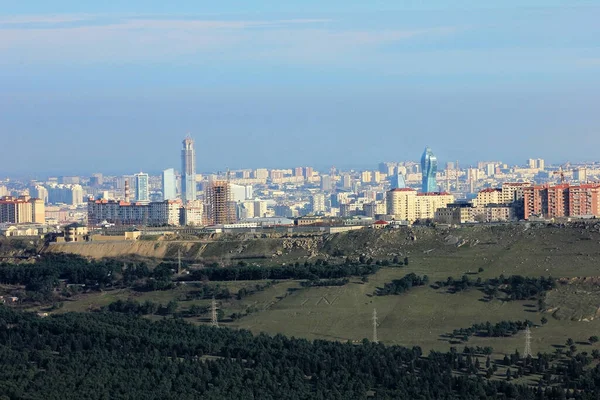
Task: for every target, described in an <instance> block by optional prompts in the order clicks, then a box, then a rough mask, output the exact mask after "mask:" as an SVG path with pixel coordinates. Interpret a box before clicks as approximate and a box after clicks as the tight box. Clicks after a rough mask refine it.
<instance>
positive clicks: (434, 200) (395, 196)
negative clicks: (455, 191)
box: [386, 188, 454, 222]
mask: <svg viewBox="0 0 600 400" xmlns="http://www.w3.org/2000/svg"><path fill="white" fill-rule="evenodd" d="M453 202H454V196H453V195H451V194H449V193H434V192H427V193H417V191H416V190H415V189H411V188H404V189H393V190H390V191H388V192H387V193H386V206H387V214H389V215H392V216H394V218H395V219H397V220H402V221H411V222H412V221H415V220H418V219H419V220H426V219H432V218H434V217H435V212H436V211H437V210H438V209H439V208H445V207H446V206H447V205H448V204H450V203H453Z"/></svg>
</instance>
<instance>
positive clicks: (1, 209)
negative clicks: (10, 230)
mask: <svg viewBox="0 0 600 400" xmlns="http://www.w3.org/2000/svg"><path fill="white" fill-rule="evenodd" d="M45 214H46V212H45V206H44V201H43V200H42V199H38V198H31V197H29V196H20V197H18V198H17V197H12V196H4V197H2V198H0V223H11V224H24V223H36V224H43V223H44V222H45V219H46V216H45Z"/></svg>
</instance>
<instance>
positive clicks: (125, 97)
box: [0, 0, 600, 175]
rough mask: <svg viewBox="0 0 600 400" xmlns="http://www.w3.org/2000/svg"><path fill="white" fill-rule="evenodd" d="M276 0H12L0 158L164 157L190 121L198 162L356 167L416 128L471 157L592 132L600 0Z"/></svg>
mask: <svg viewBox="0 0 600 400" xmlns="http://www.w3.org/2000/svg"><path fill="white" fill-rule="evenodd" d="M286 3H289V4H285V5H283V4H278V3H273V2H269V1H258V2H253V4H252V5H243V4H239V3H237V2H236V3H235V4H234V3H231V2H225V4H221V2H219V4H210V5H206V4H202V5H200V4H197V3H193V2H190V1H184V2H179V3H178V5H177V8H172V9H171V8H170V7H166V6H164V5H158V3H154V2H140V1H135V0H134V1H132V2H128V3H127V4H118V3H112V4H105V3H98V4H91V3H89V2H87V3H86V2H84V3H77V2H73V1H59V2H53V7H52V10H50V7H48V5H47V4H45V3H43V2H40V1H33V2H26V3H24V2H16V3H13V4H11V5H6V6H5V7H3V10H2V12H1V14H0V34H1V35H2V37H3V42H2V46H0V59H1V60H2V62H0V85H1V86H2V88H3V92H2V94H0V107H2V110H3V112H2V114H1V115H0V126H2V131H3V145H2V146H0V158H1V159H2V160H3V161H4V163H3V172H5V173H6V174H11V175H13V174H17V175H26V174H31V173H35V172H39V171H43V170H45V171H48V172H49V173H51V174H59V173H66V172H67V171H68V170H69V169H70V168H71V166H72V165H78V166H79V168H81V170H80V171H78V172H79V173H86V172H88V173H91V172H94V171H96V170H100V169H103V168H106V170H107V171H108V170H109V169H110V167H111V166H110V165H109V164H110V163H113V162H118V163H119V164H120V165H121V166H122V168H123V170H121V171H122V172H125V170H130V171H134V170H138V169H139V168H140V167H141V168H143V169H144V170H145V171H153V172H154V171H161V170H163V169H164V168H165V167H168V166H173V165H178V164H179V162H178V160H177V155H176V154H173V151H172V150H169V149H173V148H174V147H172V143H174V140H175V139H177V140H179V138H180V137H181V133H182V132H188V131H189V132H191V134H192V135H193V136H194V137H195V138H196V141H197V143H196V144H197V145H198V146H199V148H201V149H202V161H201V162H198V164H197V167H198V170H199V171H211V170H225V169H226V168H230V169H239V168H243V167H248V168H258V167H271V168H275V167H284V166H287V165H314V166H316V167H318V168H321V166H323V167H325V166H331V165H335V166H337V167H340V168H347V167H348V166H351V165H355V166H366V165H368V164H370V163H372V162H377V161H378V160H382V159H383V160H394V159H400V160H403V159H412V158H413V157H414V156H413V155H414V154H418V153H420V151H421V150H422V145H423V144H422V141H423V138H424V137H427V138H428V139H427V141H428V142H429V144H433V143H435V146H434V147H435V148H436V153H437V155H438V158H439V161H440V162H444V161H450V160H456V159H458V160H460V161H461V163H465V164H472V163H474V162H476V161H477V160H476V158H480V159H491V158H496V157H497V155H498V154H500V155H502V156H503V160H504V161H505V162H508V163H510V164H515V163H518V162H519V163H520V162H521V160H522V159H525V158H528V157H543V158H545V159H546V160H548V161H549V162H551V163H564V162H566V161H567V160H571V161H573V160H575V159H579V160H585V159H592V158H593V157H594V156H595V149H596V148H597V147H599V146H600V135H598V129H599V127H600V115H599V114H598V113H597V112H596V107H595V105H596V104H597V103H598V100H600V98H599V96H600V95H599V93H600V74H599V73H598V71H599V68H600V63H599V62H598V60H600V51H599V47H598V39H597V38H598V37H600V32H599V30H598V29H600V28H598V24H597V22H596V18H595V17H594V16H596V15H598V13H599V12H600V5H597V4H592V3H591V2H589V1H577V0H575V1H571V2H569V3H568V4H567V3H565V2H561V1H557V0H547V1H543V0H527V1H524V2H516V1H506V2H502V3H501V4H494V5H487V4H485V5H482V3H481V2H476V1H473V0H463V1H460V2H450V1H442V0H434V1H431V2H427V4H420V3H419V4H417V3H414V4H412V3H411V4H403V3H398V2H392V1H384V0H382V1H377V2H367V3H365V2H358V1H349V2H344V3H341V2H337V1H336V2H333V3H331V2H325V3H326V4H322V3H320V2H316V1H310V2H308V3H304V2H303V3H298V2H286ZM167 10H168V11H169V12H167ZM523 21H527V23H523ZM557 26H560V29H556V27H557ZM574 138H577V140H574ZM224 142H226V143H228V144H229V147H228V150H227V151H222V152H215V151H204V149H217V148H222V147H221V145H222V143H224ZM486 142H487V143H493V146H481V143H486ZM31 143H35V146H31V145H30V144H31ZM65 143H68V146H65ZM581 143H585V146H581V145H580V144H581ZM133 148H136V149H139V150H141V151H135V152H133V151H131V149H133ZM15 149H27V150H26V151H27V160H28V162H23V153H22V152H19V151H15ZM532 153H534V154H532ZM66 154H68V157H65V155H66ZM107 155H110V158H108V157H107ZM107 160H109V161H108V162H107ZM101 167H102V168H101ZM111 172H116V171H115V170H112V171H111Z"/></svg>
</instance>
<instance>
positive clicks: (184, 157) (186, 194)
mask: <svg viewBox="0 0 600 400" xmlns="http://www.w3.org/2000/svg"><path fill="white" fill-rule="evenodd" d="M181 198H182V200H183V201H184V202H188V201H194V200H196V150H195V149H194V140H193V139H192V138H191V137H190V136H188V137H186V138H185V139H184V140H183V149H182V150H181Z"/></svg>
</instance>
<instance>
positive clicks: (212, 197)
mask: <svg viewBox="0 0 600 400" xmlns="http://www.w3.org/2000/svg"><path fill="white" fill-rule="evenodd" d="M206 203H207V206H208V217H209V223H210V224H211V225H222V224H231V223H233V222H235V220H236V218H235V207H234V204H232V203H233V196H232V193H231V186H230V184H229V181H228V180H217V181H213V182H211V183H209V185H208V187H207V188H206Z"/></svg>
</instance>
